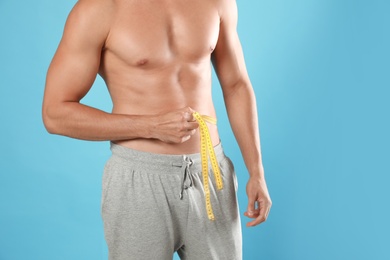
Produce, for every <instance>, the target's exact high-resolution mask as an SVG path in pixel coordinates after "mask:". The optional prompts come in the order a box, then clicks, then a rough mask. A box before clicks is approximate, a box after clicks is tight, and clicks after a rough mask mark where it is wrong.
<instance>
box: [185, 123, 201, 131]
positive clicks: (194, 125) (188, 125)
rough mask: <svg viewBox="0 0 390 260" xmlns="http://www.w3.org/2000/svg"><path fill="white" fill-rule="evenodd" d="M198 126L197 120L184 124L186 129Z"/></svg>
mask: <svg viewBox="0 0 390 260" xmlns="http://www.w3.org/2000/svg"><path fill="white" fill-rule="evenodd" d="M198 127H199V124H198V122H196V121H195V122H187V123H186V124H185V128H186V129H187V130H188V131H191V130H194V129H197V128H198Z"/></svg>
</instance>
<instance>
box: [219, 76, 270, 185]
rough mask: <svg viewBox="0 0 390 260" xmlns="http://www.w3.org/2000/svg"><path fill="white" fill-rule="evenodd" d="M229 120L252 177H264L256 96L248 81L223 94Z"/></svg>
mask: <svg viewBox="0 0 390 260" xmlns="http://www.w3.org/2000/svg"><path fill="white" fill-rule="evenodd" d="M224 99H225V105H226V109H227V113H228V117H229V121H230V124H231V127H232V130H233V133H234V135H235V137H236V140H237V142H238V145H239V147H240V150H241V153H242V155H243V158H244V161H245V165H246V167H247V169H248V172H249V174H250V176H252V177H260V178H263V177H264V169H263V163H262V157H261V147H260V133H259V125H258V119H257V107H256V98H255V94H254V92H253V89H252V87H251V86H250V85H249V83H241V84H240V85H237V86H236V87H235V89H234V91H232V92H231V93H229V95H227V96H226V95H225V96H224Z"/></svg>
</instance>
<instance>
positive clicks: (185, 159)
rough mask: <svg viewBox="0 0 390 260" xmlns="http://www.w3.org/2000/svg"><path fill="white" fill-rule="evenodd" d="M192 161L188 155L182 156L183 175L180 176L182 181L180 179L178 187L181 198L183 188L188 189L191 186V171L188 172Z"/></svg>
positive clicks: (181, 197)
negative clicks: (179, 187)
mask: <svg viewBox="0 0 390 260" xmlns="http://www.w3.org/2000/svg"><path fill="white" fill-rule="evenodd" d="M193 163H194V162H193V161H192V159H191V158H190V157H188V156H185V155H184V156H183V164H182V166H181V168H182V170H183V175H182V176H183V177H182V181H181V189H180V199H183V192H184V190H186V189H188V188H189V187H192V184H193V179H192V175H191V172H190V166H191V165H192V164H193ZM187 182H189V184H187Z"/></svg>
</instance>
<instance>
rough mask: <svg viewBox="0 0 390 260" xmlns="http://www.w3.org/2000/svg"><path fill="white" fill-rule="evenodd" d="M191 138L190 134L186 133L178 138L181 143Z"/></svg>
mask: <svg viewBox="0 0 390 260" xmlns="http://www.w3.org/2000/svg"><path fill="white" fill-rule="evenodd" d="M190 138H191V135H186V136H183V137H182V138H181V140H180V142H181V143H184V142H186V141H188V140H189V139H190Z"/></svg>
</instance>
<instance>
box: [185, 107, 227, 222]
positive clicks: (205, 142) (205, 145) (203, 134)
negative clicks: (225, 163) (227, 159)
mask: <svg viewBox="0 0 390 260" xmlns="http://www.w3.org/2000/svg"><path fill="white" fill-rule="evenodd" d="M192 115H193V116H194V118H195V119H196V121H197V122H198V123H199V131H200V154H201V160H202V177H203V186H204V193H205V200H206V211H207V216H208V218H209V219H210V220H214V213H213V209H212V207H211V201H210V187H209V178H208V176H209V175H208V172H209V165H208V157H207V156H209V158H210V162H211V167H212V169H213V172H214V178H215V182H216V184H217V189H218V190H221V189H222V188H223V183H222V177H221V172H220V171H219V167H218V162H217V157H216V156H215V152H214V147H213V143H212V142H211V137H210V132H209V129H208V127H207V124H206V122H208V123H211V124H214V125H216V124H217V119H215V118H213V117H211V116H206V115H200V114H199V113H198V112H193V114H192Z"/></svg>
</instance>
